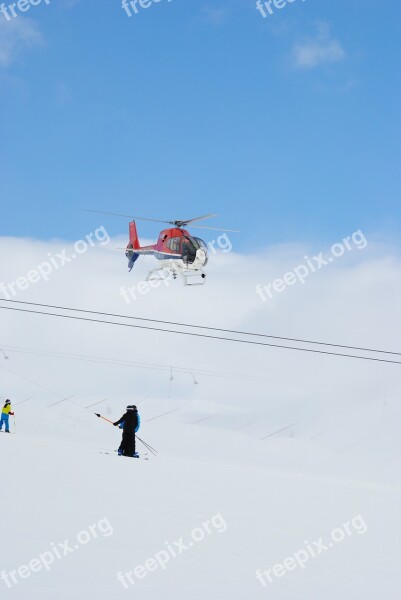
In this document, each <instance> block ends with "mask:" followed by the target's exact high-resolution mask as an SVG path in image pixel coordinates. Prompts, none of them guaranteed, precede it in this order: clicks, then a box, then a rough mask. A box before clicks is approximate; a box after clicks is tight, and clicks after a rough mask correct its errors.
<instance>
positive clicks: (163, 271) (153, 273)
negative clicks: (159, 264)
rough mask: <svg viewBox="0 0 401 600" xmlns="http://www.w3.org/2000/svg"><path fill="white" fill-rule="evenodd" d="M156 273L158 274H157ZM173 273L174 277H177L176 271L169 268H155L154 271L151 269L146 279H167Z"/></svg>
mask: <svg viewBox="0 0 401 600" xmlns="http://www.w3.org/2000/svg"><path fill="white" fill-rule="evenodd" d="M156 273H157V274H158V275H157V276H156ZM166 273H167V276H166ZM163 274H164V276H163ZM172 275H173V277H174V279H176V277H177V275H176V274H175V273H172V272H171V271H170V270H169V269H165V268H163V269H153V270H152V271H149V273H148V276H147V277H146V281H166V280H167V279H169V278H170V277H171V276H172Z"/></svg>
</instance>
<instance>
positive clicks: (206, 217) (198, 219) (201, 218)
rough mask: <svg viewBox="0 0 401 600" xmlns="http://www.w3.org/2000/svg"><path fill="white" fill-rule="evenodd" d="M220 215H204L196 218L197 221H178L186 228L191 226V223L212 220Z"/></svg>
mask: <svg viewBox="0 0 401 600" xmlns="http://www.w3.org/2000/svg"><path fill="white" fill-rule="evenodd" d="M217 216H218V215H215V214H210V215H204V216H203V217H196V218H195V219H188V221H177V223H182V224H183V225H184V226H186V225H190V224H191V223H195V221H203V219H212V218H213V217H217Z"/></svg>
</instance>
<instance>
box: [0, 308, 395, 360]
mask: <svg viewBox="0 0 401 600" xmlns="http://www.w3.org/2000/svg"><path fill="white" fill-rule="evenodd" d="M0 309H1V310H11V311H14V312H23V313H29V314H34V315H42V316H50V317H57V318H60V319H70V320H75V321H85V322H89V323H98V324H103V325H114V326H117V327H129V328H132V329H142V330H146V331H157V332H159V333H171V334H175V335H185V336H189V337H197V338H203V339H211V340H219V341H225V342H233V343H237V344H246V345H251V346H262V347H268V348H279V349H283V350H292V351H296V352H307V353H309V354H320V355H325V356H337V357H340V358H351V359H356V360H365V361H370V362H380V363H386V364H393V365H401V362H400V361H395V360H389V359H383V358H375V357H372V356H357V355H355V354H344V353H340V352H329V351H327V350H314V349H311V348H296V347H294V346H284V345H282V344H271V343H266V342H256V341H254V340H239V339H234V338H227V337H222V336H213V335H207V334H204V333H202V334H201V333H193V332H189V331H176V330H171V329H162V328H160V327H149V326H144V325H132V324H130V323H116V322H115V321H106V320H102V319H90V318H88V317H76V316H72V315H61V314H55V313H49V312H45V311H38V310H30V309H26V308H13V307H10V306H0ZM67 310H69V309H67ZM82 312H86V311H82ZM364 350H366V349H364ZM370 352H375V351H374V350H370ZM380 352H385V351H380ZM385 353H386V354H397V353H393V352H385ZM397 355H398V354H397ZM400 355H401V354H400Z"/></svg>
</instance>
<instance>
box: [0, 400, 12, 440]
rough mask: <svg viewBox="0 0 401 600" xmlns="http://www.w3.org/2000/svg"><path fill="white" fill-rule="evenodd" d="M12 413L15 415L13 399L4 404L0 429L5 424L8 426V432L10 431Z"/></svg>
mask: <svg viewBox="0 0 401 600" xmlns="http://www.w3.org/2000/svg"><path fill="white" fill-rule="evenodd" d="M10 415H14V413H13V411H12V408H11V400H6V403H5V405H4V406H3V410H2V412H1V419H0V431H2V429H3V425H5V426H6V433H10V423H9V421H10Z"/></svg>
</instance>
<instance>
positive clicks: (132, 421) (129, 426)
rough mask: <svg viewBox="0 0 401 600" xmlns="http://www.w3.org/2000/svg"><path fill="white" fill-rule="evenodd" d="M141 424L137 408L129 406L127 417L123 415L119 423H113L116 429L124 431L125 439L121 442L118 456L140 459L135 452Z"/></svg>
mask: <svg viewBox="0 0 401 600" xmlns="http://www.w3.org/2000/svg"><path fill="white" fill-rule="evenodd" d="M140 424H141V420H140V417H139V414H138V409H137V407H136V406H127V412H126V413H125V415H123V416H122V417H121V419H119V421H116V422H115V423H113V425H114V426H115V427H118V426H120V429H122V430H123V439H122V441H121V446H120V447H119V449H118V454H119V455H120V456H130V457H134V458H138V456H139V455H138V454H137V453H136V451H135V441H136V440H135V434H136V432H137V431H138V429H139V427H140Z"/></svg>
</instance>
